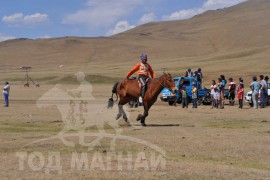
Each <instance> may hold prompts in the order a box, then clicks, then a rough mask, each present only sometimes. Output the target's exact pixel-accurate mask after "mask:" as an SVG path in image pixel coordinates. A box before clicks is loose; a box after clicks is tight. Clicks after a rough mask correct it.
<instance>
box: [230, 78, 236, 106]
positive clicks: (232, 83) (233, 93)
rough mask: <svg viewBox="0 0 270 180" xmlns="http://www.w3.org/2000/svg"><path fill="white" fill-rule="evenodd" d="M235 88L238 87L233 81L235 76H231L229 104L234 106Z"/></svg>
mask: <svg viewBox="0 0 270 180" xmlns="http://www.w3.org/2000/svg"><path fill="white" fill-rule="evenodd" d="M235 89H236V85H235V83H234V82H233V78H229V104H230V106H234V98H235Z"/></svg>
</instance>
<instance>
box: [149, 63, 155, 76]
mask: <svg viewBox="0 0 270 180" xmlns="http://www.w3.org/2000/svg"><path fill="white" fill-rule="evenodd" d="M149 72H150V75H151V77H152V78H156V74H155V73H154V71H153V69H152V67H151V66H150V65H149Z"/></svg>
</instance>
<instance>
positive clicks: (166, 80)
mask: <svg viewBox="0 0 270 180" xmlns="http://www.w3.org/2000/svg"><path fill="white" fill-rule="evenodd" d="M163 86H164V87H165V88H168V89H169V90H170V91H171V92H172V93H173V94H175V93H176V88H175V83H174V81H173V78H172V75H171V74H170V73H163Z"/></svg>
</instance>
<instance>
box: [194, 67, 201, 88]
mask: <svg viewBox="0 0 270 180" xmlns="http://www.w3.org/2000/svg"><path fill="white" fill-rule="evenodd" d="M194 76H196V79H197V82H198V89H202V83H203V74H202V69H201V68H198V71H195V73H194Z"/></svg>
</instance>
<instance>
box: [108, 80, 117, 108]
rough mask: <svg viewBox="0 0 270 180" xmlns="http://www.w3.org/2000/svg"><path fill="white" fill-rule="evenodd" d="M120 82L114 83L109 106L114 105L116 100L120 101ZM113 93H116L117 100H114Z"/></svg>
mask: <svg viewBox="0 0 270 180" xmlns="http://www.w3.org/2000/svg"><path fill="white" fill-rule="evenodd" d="M118 84H119V82H116V83H115V84H114V85H113V88H112V96H111V98H110V99H109V101H108V108H112V107H113V105H114V102H117V101H118V94H117V90H116V89H117V86H118ZM113 94H115V95H116V100H113Z"/></svg>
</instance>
